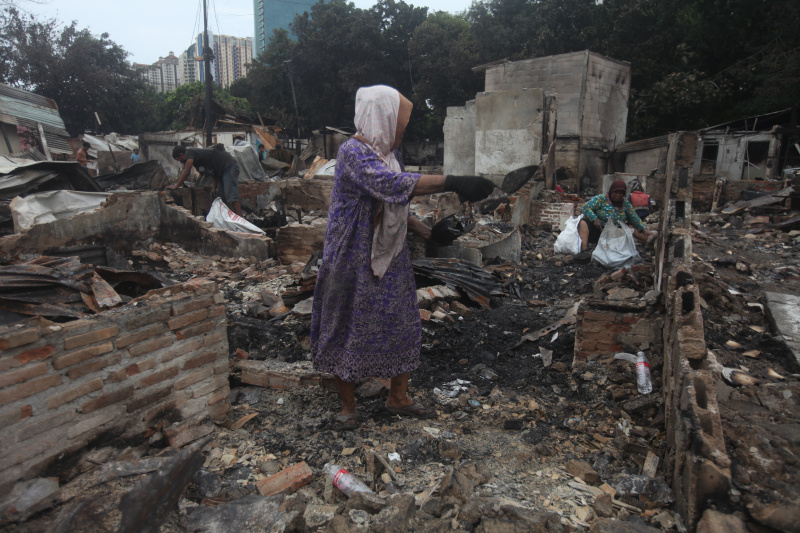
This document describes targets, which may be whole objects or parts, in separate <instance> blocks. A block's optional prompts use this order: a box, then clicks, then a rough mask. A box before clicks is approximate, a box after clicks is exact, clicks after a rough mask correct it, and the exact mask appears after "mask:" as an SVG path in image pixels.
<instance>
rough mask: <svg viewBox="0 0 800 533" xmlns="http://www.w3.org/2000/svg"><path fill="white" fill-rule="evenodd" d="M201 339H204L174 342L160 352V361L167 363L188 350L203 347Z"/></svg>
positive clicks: (191, 350)
mask: <svg viewBox="0 0 800 533" xmlns="http://www.w3.org/2000/svg"><path fill="white" fill-rule="evenodd" d="M209 336H210V335H209ZM203 341H204V339H192V340H190V341H188V342H175V343H174V346H173V347H172V348H170V349H169V350H168V351H166V352H164V353H162V354H161V362H162V363H167V362H169V361H172V360H173V359H175V358H177V357H181V356H182V355H186V354H187V353H189V352H194V351H196V350H199V349H200V348H202V347H203Z"/></svg>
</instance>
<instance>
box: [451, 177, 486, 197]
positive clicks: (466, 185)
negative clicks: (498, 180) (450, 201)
mask: <svg viewBox="0 0 800 533" xmlns="http://www.w3.org/2000/svg"><path fill="white" fill-rule="evenodd" d="M494 187H495V185H494V183H492V182H491V181H490V180H488V179H486V178H482V177H480V176H446V177H445V178H444V190H445V191H450V192H454V193H458V196H460V197H461V199H462V201H468V202H477V201H478V200H483V199H484V198H486V197H487V196H489V195H490V194H492V191H494Z"/></svg>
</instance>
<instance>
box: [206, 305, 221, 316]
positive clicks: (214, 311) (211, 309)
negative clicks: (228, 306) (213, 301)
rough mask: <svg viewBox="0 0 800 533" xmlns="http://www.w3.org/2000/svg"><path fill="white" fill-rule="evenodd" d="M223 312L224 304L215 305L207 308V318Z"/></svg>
mask: <svg viewBox="0 0 800 533" xmlns="http://www.w3.org/2000/svg"><path fill="white" fill-rule="evenodd" d="M224 314H225V306H224V305H215V306H214V307H209V308H208V318H214V317H215V316H223V315H224Z"/></svg>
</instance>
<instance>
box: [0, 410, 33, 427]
mask: <svg viewBox="0 0 800 533" xmlns="http://www.w3.org/2000/svg"><path fill="white" fill-rule="evenodd" d="M32 414H33V409H32V408H31V406H30V405H24V406H22V407H15V408H13V409H11V410H10V411H6V412H5V413H0V428H5V427H8V426H10V425H12V424H16V423H17V422H19V421H20V420H23V419H25V418H28V417H29V416H31V415H32Z"/></svg>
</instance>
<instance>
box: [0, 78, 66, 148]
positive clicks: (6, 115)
mask: <svg viewBox="0 0 800 533" xmlns="http://www.w3.org/2000/svg"><path fill="white" fill-rule="evenodd" d="M0 122H4V123H6V124H16V125H18V126H24V127H27V128H30V129H31V130H33V132H34V134H35V135H36V137H37V138H38V137H39V129H38V128H37V126H36V125H37V124H41V125H42V129H43V130H44V135H45V138H46V139H47V146H48V148H49V149H50V151H51V152H53V153H62V154H71V153H72V150H71V149H70V147H69V144H68V142H67V139H68V138H69V134H68V133H67V130H66V129H65V126H64V121H63V120H62V118H61V115H60V114H59V113H58V106H57V105H56V103H55V102H54V101H53V100H51V99H50V98H45V97H44V96H39V95H38V94H34V93H31V92H28V91H23V90H21V89H17V88H15V87H11V86H10V85H5V84H2V83H0ZM40 140H41V139H40Z"/></svg>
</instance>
